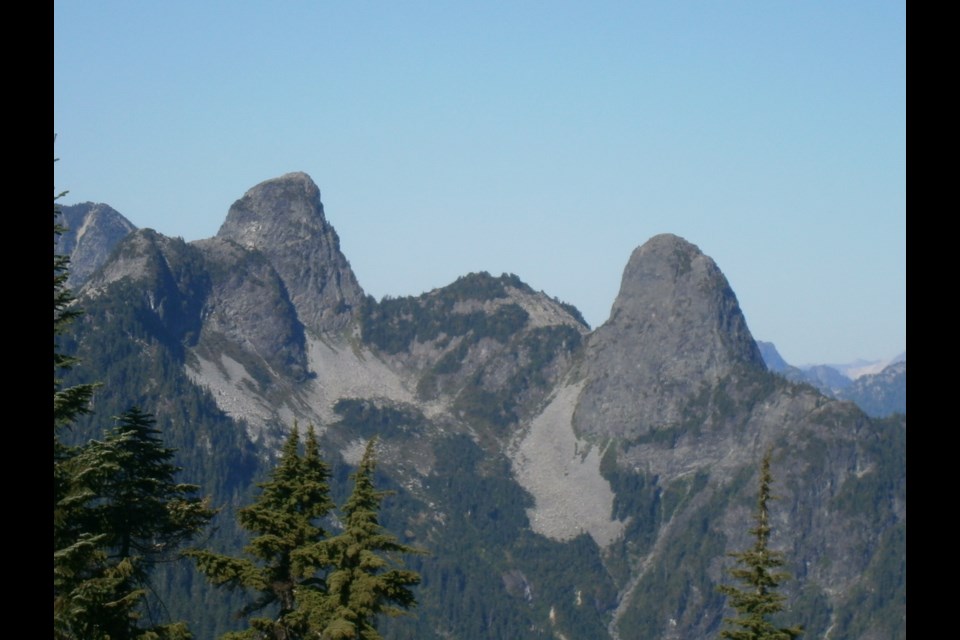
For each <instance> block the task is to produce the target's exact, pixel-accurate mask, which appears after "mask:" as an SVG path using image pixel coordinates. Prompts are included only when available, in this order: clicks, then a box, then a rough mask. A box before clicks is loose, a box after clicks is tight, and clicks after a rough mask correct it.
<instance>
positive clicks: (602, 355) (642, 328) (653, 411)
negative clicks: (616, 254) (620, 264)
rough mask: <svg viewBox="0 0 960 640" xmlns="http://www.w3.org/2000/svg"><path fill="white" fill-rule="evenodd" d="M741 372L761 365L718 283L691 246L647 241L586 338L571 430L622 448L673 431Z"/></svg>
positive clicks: (662, 238) (736, 309)
mask: <svg viewBox="0 0 960 640" xmlns="http://www.w3.org/2000/svg"><path fill="white" fill-rule="evenodd" d="M743 368H747V369H753V370H764V369H765V368H766V367H765V365H764V363H763V358H762V357H761V355H760V350H759V349H758V348H757V345H756V343H755V342H754V340H753V337H752V336H751V335H750V331H749V330H748V329H747V323H746V320H745V319H744V317H743V314H742V313H741V311H740V306H739V304H738V303H737V298H736V295H734V293H733V291H732V290H731V289H730V285H729V284H728V283H727V279H726V278H725V277H724V275H723V274H722V273H721V272H720V269H718V268H717V265H716V264H715V263H714V261H713V260H712V259H710V258H709V257H707V256H705V255H704V254H703V253H701V251H700V249H698V248H697V247H696V246H695V245H693V244H691V243H689V242H687V241H686V240H684V239H683V238H680V237H678V236H675V235H670V234H663V235H659V236H656V237H654V238H652V239H650V240H649V241H647V242H646V243H645V244H644V245H643V246H641V247H638V248H637V249H636V250H634V252H633V255H631V256H630V261H629V262H628V263H627V266H626V269H625V270H624V272H623V279H622V281H621V284H620V292H619V294H618V295H617V298H616V301H615V302H614V303H613V308H612V310H611V313H610V319H609V320H607V322H605V323H604V324H603V325H602V326H600V327H599V328H598V329H597V330H596V331H594V333H593V334H592V335H591V336H590V339H589V340H588V343H587V350H586V363H585V366H584V371H585V374H586V376H587V378H588V383H587V385H586V387H585V388H584V390H583V393H582V394H581V396H580V402H579V404H578V407H577V412H576V415H575V418H574V419H575V426H576V428H577V430H578V431H579V432H580V433H583V434H584V435H588V436H599V437H617V438H625V439H628V440H629V439H634V438H637V437H639V436H642V435H644V434H645V433H648V432H649V431H650V429H652V428H658V427H667V426H673V425H676V424H678V423H679V422H681V421H682V419H683V410H684V407H685V406H686V405H687V404H689V402H690V401H691V400H692V399H693V398H694V397H696V396H697V395H698V394H701V393H703V392H705V391H707V390H709V389H710V388H712V387H714V386H715V385H716V384H717V383H718V382H719V381H720V380H721V379H722V378H723V377H725V376H728V375H730V374H731V373H733V372H734V371H736V370H738V369H743Z"/></svg>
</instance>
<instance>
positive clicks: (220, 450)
mask: <svg viewBox="0 0 960 640" xmlns="http://www.w3.org/2000/svg"><path fill="white" fill-rule="evenodd" d="M79 294H80V295H79V305H80V306H81V307H82V308H84V309H85V311H86V314H85V316H84V317H83V318H82V320H81V321H80V322H78V323H76V327H75V333H74V335H73V336H72V345H71V346H72V347H73V348H74V349H75V351H76V353H77V355H78V356H79V357H80V358H81V360H82V365H81V366H80V367H78V368H77V369H75V370H74V371H73V373H72V375H73V376H74V377H75V378H76V379H80V380H84V381H91V380H100V381H103V382H104V386H103V388H102V389H101V391H100V392H99V393H98V395H97V399H96V406H95V410H96V413H95V415H94V416H93V417H92V418H90V419H89V420H87V421H86V422H85V423H84V425H83V426H82V428H81V429H80V432H79V433H78V437H83V436H84V435H87V434H90V433H96V432H97V429H99V428H100V426H101V425H102V424H103V423H104V417H105V416H109V415H116V414H118V413H119V412H121V411H123V410H124V409H125V408H126V407H128V406H129V405H131V404H138V405H139V406H140V407H141V408H143V409H144V410H145V411H149V412H152V413H154V414H155V415H156V416H157V420H158V426H159V427H160V428H161V429H162V430H163V432H164V434H165V438H166V443H167V444H168V446H173V447H176V448H177V449H178V450H179V455H180V464H181V465H182V466H184V468H185V471H184V476H185V477H186V478H188V479H189V480H190V481H192V482H196V483H199V484H201V485H202V486H203V487H204V489H205V491H207V492H208V493H209V494H210V495H211V496H212V497H213V500H214V503H215V506H220V507H222V508H223V511H222V513H221V515H220V517H219V518H218V523H217V524H218V526H219V529H218V531H217V533H216V534H215V535H214V537H213V539H212V540H211V545H212V546H215V547H217V548H218V549H220V550H224V551H227V550H231V549H235V548H237V547H238V546H239V545H240V544H241V543H242V536H241V535H240V534H239V533H238V532H237V530H236V528H235V527H234V525H233V519H232V512H233V510H234V509H235V508H236V507H237V506H239V505H242V504H244V502H245V501H248V500H249V496H250V492H251V483H252V482H253V481H255V480H256V479H257V478H262V477H263V475H264V473H265V469H266V468H267V465H268V463H269V462H270V460H271V458H272V456H273V455H274V454H275V452H276V450H277V447H278V444H279V442H281V441H282V437H283V435H284V434H285V433H286V431H287V430H288V429H289V427H290V425H291V424H292V423H293V421H294V420H298V421H299V422H300V423H302V424H303V423H313V424H315V425H316V426H317V427H318V428H319V429H320V430H321V432H322V436H321V442H322V444H323V447H324V451H325V457H326V459H327V460H328V461H329V463H330V464H331V466H332V467H333V470H334V478H333V480H334V482H333V485H334V493H335V498H336V499H337V500H338V502H339V500H340V499H341V498H342V496H343V492H345V491H346V488H345V487H346V476H347V473H348V472H349V470H350V467H351V465H353V464H356V463H357V461H358V460H359V455H360V453H361V452H362V451H363V446H364V444H365V443H366V441H367V440H368V439H370V438H371V437H373V436H374V435H376V436H378V437H379V439H380V450H381V454H380V462H381V465H380V467H379V471H378V473H379V474H380V475H379V476H378V480H379V481H380V482H381V484H382V485H383V486H386V487H389V488H392V489H394V490H395V491H396V494H395V495H394V497H393V498H392V499H391V500H390V501H388V503H387V505H386V511H385V513H384V518H383V522H384V524H385V525H386V526H387V527H388V528H390V529H391V530H392V531H394V532H396V533H397V534H398V535H401V536H402V538H403V540H404V542H406V543H409V544H413V545H416V546H419V547H424V548H426V549H428V550H429V552H430V553H429V555H426V556H423V557H414V558H412V559H410V562H411V566H412V567H413V568H415V569H417V570H418V571H419V572H420V573H421V575H422V577H423V581H422V584H421V586H420V587H419V588H418V590H417V594H418V598H419V600H420V602H421V606H420V607H419V608H418V609H416V610H415V611H414V615H413V616H412V617H410V618H406V619H403V618H401V619H398V620H392V621H389V622H385V623H384V626H383V628H384V629H387V630H389V631H388V636H387V637H392V638H464V639H466V638H528V637H529V638H534V637H544V638H550V637H557V638H559V637H566V638H600V637H611V638H623V639H628V638H630V639H632V638H683V639H697V638H708V637H714V636H716V634H717V632H718V630H719V628H720V625H721V619H722V617H723V615H724V609H723V607H724V601H723V597H722V596H721V595H720V594H719V593H718V592H717V590H716V585H717V584H718V583H720V582H721V581H724V580H725V579H726V578H725V575H724V568H725V567H728V566H730V564H731V561H730V559H729V558H727V557H726V555H725V554H726V553H727V552H728V551H734V550H740V549H743V548H744V547H745V546H747V544H748V542H749V533H748V528H749V527H748V526H747V525H745V523H747V522H749V518H750V514H751V509H752V506H753V502H754V496H755V493H756V482H757V479H756V468H757V463H758V461H759V460H760V458H761V457H762V455H763V453H764V451H765V450H766V449H767V448H768V447H772V448H773V451H774V462H773V474H774V492H775V493H776V494H777V495H779V496H780V499H779V500H777V501H774V502H773V503H771V514H772V518H773V537H772V544H773V546H774V547H775V548H778V549H782V550H784V552H785V554H786V557H787V560H788V566H787V567H786V568H787V569H788V570H789V571H790V572H791V573H792V574H793V575H794V579H793V580H791V581H788V582H787V584H786V587H785V593H786V595H787V596H788V603H789V609H788V616H789V620H788V622H789V623H791V624H795V623H798V624H804V625H805V626H806V628H807V634H808V635H807V637H830V638H884V639H886V638H902V637H905V635H906V622H905V619H906V595H905V594H906V591H905V590H906V569H905V567H906V545H905V538H906V455H905V452H906V424H905V417H903V416H898V417H895V418H892V419H889V420H874V419H870V418H868V417H867V416H866V415H865V414H863V413H862V412H861V411H859V410H858V409H857V408H856V407H854V406H853V405H852V404H849V403H844V402H838V401H835V400H831V399H829V398H827V397H825V396H823V395H821V394H820V393H818V392H817V391H815V390H814V389H813V388H811V387H809V386H806V385H796V384H793V383H791V382H788V381H787V380H785V379H783V378H781V377H778V376H775V375H773V374H772V373H770V372H768V371H767V369H766V367H765V366H764V364H763V361H762V358H761V356H760V352H759V350H758V348H757V345H756V344H755V342H754V340H753V337H752V336H751V334H750V332H749V329H748V327H747V323H746V320H745V318H744V317H743V315H742V313H741V312H740V309H739V305H738V304H737V300H736V296H735V295H734V293H733V290H732V289H731V286H730V284H729V283H728V282H727V281H726V278H725V277H724V276H723V274H722V272H721V271H720V269H719V267H718V266H717V265H716V264H715V263H714V262H713V260H711V259H710V258H709V257H707V256H705V255H704V254H703V253H702V252H700V250H699V249H698V248H697V247H696V246H695V245H693V244H691V243H689V242H687V241H686V240H684V239H682V238H679V237H676V236H672V235H661V236H657V237H655V238H653V239H650V240H649V241H647V242H646V243H644V244H643V245H642V246H640V247H638V248H637V249H636V250H635V251H634V252H633V255H632V256H630V257H629V261H628V263H627V266H626V269H625V271H624V275H623V280H622V283H621V288H620V293H619V295H618V296H617V299H616V300H615V301H614V304H613V309H612V312H611V316H610V318H609V319H608V320H607V322H605V323H604V324H603V325H602V326H600V327H598V328H596V329H595V330H593V331H591V330H590V329H589V327H588V326H587V325H586V324H585V323H584V322H583V320H582V317H581V316H580V314H579V312H577V310H576V309H574V308H572V307H571V306H570V305H567V304H564V303H561V302H560V301H558V300H556V299H553V298H551V297H550V296H549V295H547V294H546V293H543V292H537V291H534V290H532V289H531V288H530V287H529V286H527V285H526V284H524V282H523V281H522V280H521V279H520V278H519V277H518V276H516V275H511V274H504V275H502V276H500V277H494V276H491V275H490V274H487V273H483V272H481V273H474V274H469V275H465V276H463V277H461V278H459V279H458V280H456V281H455V282H453V283H451V284H450V285H448V286H446V287H442V288H440V289H436V290H433V291H430V292H426V293H424V294H422V295H419V296H412V297H403V298H388V299H384V300H380V301H377V300H374V299H373V298H371V297H369V296H366V295H365V294H364V293H363V290H362V288H361V287H360V284H359V283H358V282H357V281H356V278H355V276H354V275H353V272H352V270H351V269H350V265H349V262H348V261H347V259H346V257H345V256H343V254H342V253H341V251H340V247H339V239H338V237H337V235H336V232H335V231H334V229H333V227H332V225H330V223H329V222H328V221H327V219H326V215H325V212H324V210H323V206H322V204H321V202H320V193H319V189H318V188H317V187H316V185H315V184H314V183H313V181H312V180H311V179H310V178H309V177H308V176H306V175H305V174H288V175H286V176H282V177H280V178H277V179H274V180H269V181H267V182H264V183H262V184H260V185H257V186H255V187H254V188H253V189H251V190H250V191H248V192H247V194H245V195H244V196H243V197H242V198H241V199H240V200H238V201H237V203H235V204H234V205H233V207H232V208H231V209H230V211H229V213H228V215H227V219H226V221H225V222H224V224H223V226H222V227H221V230H220V232H219V233H218V235H217V236H216V237H215V238H211V239H207V240H202V241H197V242H191V243H186V242H183V241H182V240H179V239H171V238H166V237H164V236H162V235H160V234H157V233H156V232H153V231H149V230H140V231H136V232H133V233H131V234H129V235H128V236H126V237H125V238H124V239H123V240H122V241H121V242H120V243H119V244H118V245H117V246H116V248H115V249H114V251H113V252H112V254H111V256H110V258H109V259H108V260H107V261H106V262H104V263H103V264H102V266H101V267H100V268H99V269H98V270H96V271H95V272H93V273H92V274H91V275H90V276H89V278H88V279H87V280H86V281H85V283H84V284H83V287H82V288H81V289H80V291H79ZM338 492H339V493H338ZM162 579H163V582H164V586H163V588H162V589H161V596H162V598H163V599H164V600H165V602H166V605H167V607H168V609H169V612H170V614H171V615H173V616H175V617H182V618H184V619H188V621H189V622H190V624H191V626H192V628H193V629H194V631H195V633H196V634H197V637H199V638H212V637H214V635H215V634H216V633H219V632H222V631H224V630H226V629H227V628H230V627H231V625H232V624H234V623H233V622H232V621H231V619H230V614H229V610H230V608H231V606H233V604H232V603H230V602H227V601H224V598H223V594H222V593H220V592H216V591H211V590H210V589H208V588H207V587H206V586H205V585H204V583H203V582H202V581H201V580H199V579H197V578H196V576H195V575H194V574H193V572H192V569H190V567H189V566H186V565H184V566H180V567H176V568H172V569H170V570H169V571H167V572H166V573H165V574H164V575H163V576H162Z"/></svg>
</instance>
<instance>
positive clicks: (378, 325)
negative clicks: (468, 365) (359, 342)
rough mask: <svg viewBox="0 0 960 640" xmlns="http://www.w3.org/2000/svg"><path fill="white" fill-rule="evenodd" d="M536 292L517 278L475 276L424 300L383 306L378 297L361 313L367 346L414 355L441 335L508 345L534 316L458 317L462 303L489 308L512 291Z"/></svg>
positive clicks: (512, 310)
mask: <svg viewBox="0 0 960 640" xmlns="http://www.w3.org/2000/svg"><path fill="white" fill-rule="evenodd" d="M507 285H509V286H511V287H514V288H522V289H524V290H528V291H529V290H530V288H529V287H527V285H525V284H523V283H522V282H520V280H519V279H518V278H517V277H516V276H508V275H506V274H504V275H503V276H501V277H500V278H493V277H491V276H490V274H488V273H486V272H482V273H480V274H470V275H468V276H463V277H461V278H458V279H457V281H456V282H454V283H453V284H451V285H449V286H448V287H445V288H443V289H438V290H436V291H432V292H430V293H425V294H423V295H421V296H418V297H405V298H384V299H383V300H381V301H380V303H379V304H378V303H377V302H376V301H375V300H374V299H373V298H372V297H369V296H368V297H367V298H366V299H365V300H364V303H363V306H362V307H361V313H360V328H361V335H362V337H363V341H364V342H365V343H367V344H370V345H373V346H375V347H377V348H378V349H380V350H382V351H384V352H386V353H399V352H401V351H405V350H407V349H409V347H410V345H411V344H412V343H413V342H414V340H418V341H420V342H426V341H428V340H434V339H436V338H438V337H439V336H440V335H441V334H444V335H446V336H448V337H456V336H464V335H467V334H468V333H470V334H471V342H476V341H477V340H480V339H481V338H493V339H495V340H499V341H501V342H502V341H504V340H506V339H507V338H509V337H510V336H512V335H513V334H514V333H516V332H517V331H519V330H520V329H521V328H522V327H523V326H524V325H525V324H526V322H527V319H528V314H527V312H526V311H524V310H523V309H522V308H521V307H520V306H519V305H516V304H513V303H508V304H503V305H501V306H500V307H498V308H497V310H496V312H495V313H493V314H487V313H485V312H483V311H480V310H476V311H471V312H468V313H454V312H453V309H454V306H455V305H456V304H457V303H458V302H463V301H466V300H476V301H479V302H484V301H488V300H495V299H498V298H504V297H506V295H507V292H506V288H505V287H506V286H507Z"/></svg>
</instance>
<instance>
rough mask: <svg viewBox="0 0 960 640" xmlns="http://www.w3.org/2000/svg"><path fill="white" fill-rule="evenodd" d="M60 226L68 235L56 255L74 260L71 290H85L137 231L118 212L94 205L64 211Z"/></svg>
mask: <svg viewBox="0 0 960 640" xmlns="http://www.w3.org/2000/svg"><path fill="white" fill-rule="evenodd" d="M60 223H61V225H62V226H63V227H65V231H64V232H63V233H62V234H61V235H60V237H59V238H58V239H57V242H56V244H55V246H54V251H56V253H58V254H59V255H65V256H69V257H70V273H69V276H68V277H67V286H68V287H70V288H71V289H79V288H80V287H81V286H83V283H85V282H86V281H87V280H88V279H89V278H90V275H91V274H93V272H94V271H96V270H97V269H98V268H99V267H100V266H102V265H103V264H104V263H105V262H106V261H107V258H109V257H110V253H111V252H112V251H113V249H114V247H116V246H117V244H118V243H119V242H120V241H121V240H123V239H124V238H125V237H126V236H127V234H129V233H130V232H131V231H135V230H136V227H135V226H134V225H133V223H131V222H130V221H129V220H127V219H126V218H124V217H123V216H122V215H121V214H120V213H119V212H117V211H116V210H114V209H112V208H111V207H109V206H107V205H105V204H97V203H93V202H84V203H81V204H75V205H68V206H64V207H60Z"/></svg>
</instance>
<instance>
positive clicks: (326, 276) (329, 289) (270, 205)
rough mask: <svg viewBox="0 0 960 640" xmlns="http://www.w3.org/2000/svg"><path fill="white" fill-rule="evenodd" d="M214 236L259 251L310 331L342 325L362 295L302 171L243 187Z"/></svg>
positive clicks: (316, 192)
mask: <svg viewBox="0 0 960 640" xmlns="http://www.w3.org/2000/svg"><path fill="white" fill-rule="evenodd" d="M217 237H218V238H223V239H227V240H233V241H234V242H236V243H237V244H239V245H240V246H242V247H246V248H248V249H256V250H257V251H259V252H261V253H262V254H263V255H265V256H266V257H267V259H268V260H269V261H270V263H271V264H272V265H273V267H274V269H276V270H277V273H278V274H280V278H281V279H282V280H283V283H284V285H285V286H286V288H287V292H288V294H289V296H290V300H291V301H292V302H293V306H294V307H295V308H296V310H297V315H298V316H299V318H300V321H301V322H302V323H303V325H304V326H305V327H306V328H307V329H309V330H311V331H314V332H325V331H337V330H341V329H343V328H345V327H346V326H347V325H348V324H349V322H350V319H351V318H352V316H353V312H354V310H355V309H356V308H357V306H358V305H359V304H360V302H361V301H362V299H363V289H361V288H360V285H359V284H358V283H357V279H356V276H354V274H353V270H352V269H351V268H350V263H349V262H347V259H346V257H344V255H343V253H341V251H340V238H339V237H338V236H337V232H336V231H335V230H334V229H333V227H332V226H331V225H330V224H329V223H328V222H327V219H326V217H325V216H324V213H323V204H322V203H321V202H320V189H319V188H318V187H317V185H316V184H315V183H314V182H313V180H311V179H310V176H308V175H307V174H305V173H288V174H286V175H284V176H281V177H279V178H275V179H273V180H267V181H266V182H261V183H260V184H258V185H257V186H255V187H253V188H252V189H250V190H249V191H247V193H245V194H244V196H243V197H242V198H240V199H239V200H237V201H236V202H234V203H233V206H232V207H230V211H229V213H228V214H227V219H226V221H225V222H224V223H223V225H222V226H221V227H220V230H219V231H218V232H217Z"/></svg>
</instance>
